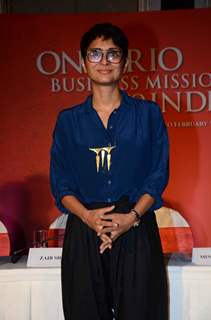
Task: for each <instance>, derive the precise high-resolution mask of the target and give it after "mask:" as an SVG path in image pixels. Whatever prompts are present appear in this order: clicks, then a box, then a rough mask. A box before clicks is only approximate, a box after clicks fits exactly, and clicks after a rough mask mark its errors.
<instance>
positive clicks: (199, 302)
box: [0, 258, 211, 320]
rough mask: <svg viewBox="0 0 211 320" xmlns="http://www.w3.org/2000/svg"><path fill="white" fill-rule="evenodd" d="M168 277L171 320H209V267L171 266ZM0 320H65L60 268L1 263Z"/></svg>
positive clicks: (210, 289)
mask: <svg viewBox="0 0 211 320" xmlns="http://www.w3.org/2000/svg"><path fill="white" fill-rule="evenodd" d="M168 277H169V293H170V320H211V266H210V267H209V266H195V265H193V264H191V263H186V264H183V265H181V264H180V263H177V264H175V263H174V264H171V265H168ZM0 320H64V318H63V313H62V304H61V284H60V269H59V268H42V269H39V268H27V267H26V260H25V259H24V258H23V259H21V261H19V262H18V263H16V264H11V263H8V262H6V261H1V262H0ZM84 320H86V319H84ZM131 320H133V319H131ZM155 320H156V319H155Z"/></svg>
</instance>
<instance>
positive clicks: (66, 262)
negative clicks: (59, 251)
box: [62, 198, 168, 320]
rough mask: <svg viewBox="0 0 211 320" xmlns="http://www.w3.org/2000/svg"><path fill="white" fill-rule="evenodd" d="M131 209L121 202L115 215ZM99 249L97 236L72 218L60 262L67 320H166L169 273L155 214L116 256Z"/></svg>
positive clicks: (116, 247) (122, 240)
mask: <svg viewBox="0 0 211 320" xmlns="http://www.w3.org/2000/svg"><path fill="white" fill-rule="evenodd" d="M104 206H108V204H105V203H95V204H90V205H87V207H88V208H89V209H92V208H93V209H94V208H99V207H104ZM131 207H132V204H130V203H129V202H128V201H127V199H126V201H125V198H123V199H121V200H120V201H119V202H118V203H116V208H115V210H114V211H115V212H121V213H126V212H129V211H130V209H131ZM99 245H100V239H99V237H97V235H96V232H95V231H93V230H91V229H90V228H89V227H88V226H87V225H85V224H84V223H83V222H82V221H81V220H80V219H79V218H77V217H76V216H74V215H70V216H69V217H68V221H67V226H66V231H65V239H64V247H63V256H62V298H63V310H64V316H65V320H112V319H113V318H114V317H115V320H167V319H168V295H167V281H166V270H165V266H164V261H163V255H162V249H161V243H160V237H159V232H158V227H157V223H156V219H155V214H154V212H147V213H145V214H144V215H143V216H142V218H141V223H140V225H139V226H138V227H136V228H131V229H130V230H129V231H128V232H126V233H124V234H123V235H121V236H120V237H119V238H118V239H117V240H116V241H115V242H114V244H113V248H112V250H109V249H107V250H106V251H105V252H104V253H103V254H100V253H99Z"/></svg>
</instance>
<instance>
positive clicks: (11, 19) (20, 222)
mask: <svg viewBox="0 0 211 320" xmlns="http://www.w3.org/2000/svg"><path fill="white" fill-rule="evenodd" d="M210 14H211V10H210V9H206V10H203V9H196V10H190V11H174V12H173V11H172V12H169V11H168V12H147V13H134V14H110V13H109V14H86V15H81V14H80V15H76V14H75V15H69V14H65V15H1V17H0V30H1V51H0V57H1V59H0V70H1V116H0V117H1V126H0V148H1V150H0V152H1V161H0V166H1V167H0V219H1V220H2V221H3V222H4V224H5V225H6V226H7V228H8V230H9V233H10V235H11V237H12V242H13V248H16V247H19V246H22V245H23V244H24V242H28V243H29V242H30V241H31V239H32V231H33V229H36V228H44V227H47V226H48V225H49V224H50V223H51V222H52V221H53V220H54V219H55V217H56V216H57V215H58V211H57V209H56V208H55V206H54V201H53V199H52V197H51V194H50V188H49V181H48V176H49V174H48V171H49V149H50V145H51V133H52V130H53V127H54V124H55V120H56V116H57V114H58V112H59V111H60V110H61V109H63V108H65V107H69V106H71V105H73V104H76V103H78V102H79V101H81V100H82V99H84V98H85V96H86V95H87V94H88V93H89V91H90V84H89V81H88V80H87V78H86V76H85V74H83V73H82V71H81V66H80V60H79V51H78V50H79V41H80V37H81V35H82V34H83V32H84V31H86V30H87V29H88V28H89V27H90V26H91V25H93V24H94V23H96V22H104V21H111V22H113V23H115V24H118V25H119V26H120V27H122V28H123V29H124V31H125V32H126V34H127V35H128V37H129V39H130V64H129V67H128V73H127V74H125V75H124V77H123V79H122V83H121V86H122V88H123V89H126V90H127V91H128V92H129V93H130V94H131V95H134V96H139V97H142V98H147V99H153V100H155V101H157V102H158V103H159V104H160V107H161V109H162V111H163V114H164V118H165V121H166V124H167V127H168V131H169V137H170V167H171V173H170V183H169V185H168V187H167V189H166V192H165V194H164V199H165V203H166V206H168V207H171V208H174V209H176V210H177V211H179V212H180V213H181V214H182V215H183V216H184V217H185V219H186V220H187V221H188V222H189V224H190V225H191V228H192V231H193V236H194V245H195V246H211V233H210V226H211V222H210V212H211V196H210V189H211V188H210V184H211V182H210V181H211V170H210V168H209V166H210V163H211V151H210V133H211V118H210V111H211V91H209V90H210V87H211V74H210V56H211V45H210V39H209V37H210V35H209V34H210V31H211V19H210Z"/></svg>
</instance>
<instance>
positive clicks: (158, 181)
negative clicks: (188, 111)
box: [50, 91, 168, 213]
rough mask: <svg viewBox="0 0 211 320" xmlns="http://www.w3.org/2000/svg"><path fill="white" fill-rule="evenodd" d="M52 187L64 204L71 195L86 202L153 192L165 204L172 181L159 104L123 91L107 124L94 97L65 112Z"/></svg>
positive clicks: (57, 129) (54, 154)
mask: <svg viewBox="0 0 211 320" xmlns="http://www.w3.org/2000/svg"><path fill="white" fill-rule="evenodd" d="M50 177H51V187H52V192H53V195H54V197H55V199H56V204H57V206H58V208H59V209H60V210H61V211H62V212H64V213H69V212H68V210H67V209H66V208H65V207H64V206H63V205H62V203H61V199H62V198H63V197H64V196H65V195H74V196H75V197H77V198H78V199H79V200H80V201H81V202H82V203H90V202H107V203H113V202H115V201H117V200H118V199H119V198H120V197H121V196H122V195H127V196H129V199H130V201H131V202H137V201H138V199H139V198H140V197H141V196H142V195H143V194H146V193H147V194H150V195H151V196H152V197H153V198H154V199H155V202H154V204H153V206H152V208H151V210H155V209H158V208H159V207H161V206H162V198H161V195H162V192H163V190H164V189H165V186H166V184H167V181H168V137H167V131H166V127H165V124H164V121H163V117H162V114H161V111H160V108H159V107H158V105H156V104H155V103H154V102H151V101H144V100H138V99H135V98H132V97H130V96H128V95H127V94H126V93H125V92H122V91H121V105H120V106H119V108H117V109H115V110H114V111H113V112H112V113H111V115H110V117H109V120H108V126H107V128H105V127H104V125H103V123H102V121H101V119H100V117H99V116H98V113H97V112H96V110H95V109H94V108H93V106H92V97H91V96H89V97H88V98H87V100H86V101H85V102H83V103H82V104H80V105H77V106H74V107H72V108H69V109H66V110H64V111H62V112H61V113H60V114H59V116H58V119H57V123H56V127H55V130H54V134H53V143H52V148H51V166H50Z"/></svg>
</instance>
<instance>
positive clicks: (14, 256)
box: [11, 233, 64, 263]
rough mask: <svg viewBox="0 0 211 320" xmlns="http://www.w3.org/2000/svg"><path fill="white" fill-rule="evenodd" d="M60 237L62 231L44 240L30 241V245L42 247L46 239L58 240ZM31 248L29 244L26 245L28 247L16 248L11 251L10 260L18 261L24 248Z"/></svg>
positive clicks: (62, 234)
mask: <svg viewBox="0 0 211 320" xmlns="http://www.w3.org/2000/svg"><path fill="white" fill-rule="evenodd" d="M60 237H64V233H61V234H58V235H57V236H56V237H49V238H47V239H44V240H40V241H33V242H32V246H33V247H35V248H36V247H40V248H42V247H44V245H45V244H47V243H48V241H51V240H58V239H59V238H60ZM30 248H31V246H28V247H25V248H21V249H19V250H16V251H14V252H13V254H12V255H11V262H12V263H16V262H18V260H19V259H20V258H21V257H22V256H23V254H24V252H25V251H26V250H29V249H30Z"/></svg>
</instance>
